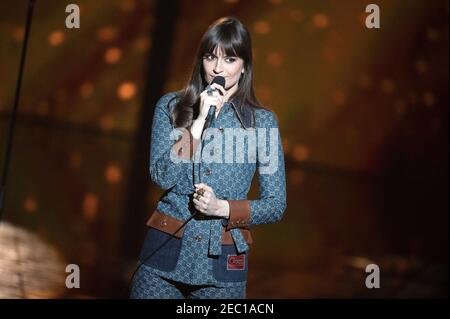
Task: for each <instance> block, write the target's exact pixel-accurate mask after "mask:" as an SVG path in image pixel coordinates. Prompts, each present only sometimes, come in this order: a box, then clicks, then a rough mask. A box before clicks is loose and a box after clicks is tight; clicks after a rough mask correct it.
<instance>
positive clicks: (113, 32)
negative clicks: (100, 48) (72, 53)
mask: <svg viewBox="0 0 450 319" xmlns="http://www.w3.org/2000/svg"><path fill="white" fill-rule="evenodd" d="M116 37H117V29H116V28H114V27H111V26H106V27H102V28H100V30H98V31H97V38H98V39H99V40H100V41H102V42H109V41H112V40H114V39H115V38H116Z"/></svg>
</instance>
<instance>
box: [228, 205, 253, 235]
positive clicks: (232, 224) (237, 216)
mask: <svg viewBox="0 0 450 319" xmlns="http://www.w3.org/2000/svg"><path fill="white" fill-rule="evenodd" d="M249 202H250V201H249V200H247V199H243V200H228V204H229V205H230V217H229V218H228V223H227V225H226V227H227V230H230V229H233V228H248V227H249V222H250V203H249Z"/></svg>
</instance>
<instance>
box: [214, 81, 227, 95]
mask: <svg viewBox="0 0 450 319" xmlns="http://www.w3.org/2000/svg"><path fill="white" fill-rule="evenodd" d="M211 87H212V88H215V89H217V90H219V91H220V92H221V95H222V96H223V95H225V94H226V93H227V91H225V89H224V88H223V86H221V85H219V84H217V83H213V84H211ZM219 94H220V93H219Z"/></svg>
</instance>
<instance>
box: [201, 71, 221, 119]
mask: <svg viewBox="0 0 450 319" xmlns="http://www.w3.org/2000/svg"><path fill="white" fill-rule="evenodd" d="M224 86H225V78H224V77H223V76H216V77H215V78H214V79H213V80H212V82H211V84H210V85H208V87H207V88H206V89H205V90H204V91H203V92H202V93H200V112H199V118H201V119H204V120H206V118H207V116H208V113H209V110H210V108H211V106H215V107H216V109H220V108H221V107H222V104H223V97H224V95H225V94H226V91H225V89H224Z"/></svg>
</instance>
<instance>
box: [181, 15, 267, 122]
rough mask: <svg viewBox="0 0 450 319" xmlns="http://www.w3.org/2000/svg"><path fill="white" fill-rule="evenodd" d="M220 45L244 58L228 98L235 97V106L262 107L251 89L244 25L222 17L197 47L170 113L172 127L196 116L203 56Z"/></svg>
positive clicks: (249, 45) (203, 84)
mask: <svg viewBox="0 0 450 319" xmlns="http://www.w3.org/2000/svg"><path fill="white" fill-rule="evenodd" d="M218 47H220V48H221V49H222V50H223V52H224V53H225V54H226V55H229V56H237V57H239V58H241V59H242V60H243V61H244V73H243V74H241V77H240V79H239V84H238V89H237V91H236V92H235V93H234V94H233V96H231V97H230V101H231V100H232V99H233V98H237V100H238V103H237V105H236V107H238V108H241V107H244V106H245V107H253V108H264V107H263V106H262V105H261V104H260V103H259V101H258V100H257V99H256V96H255V92H254V89H253V69H252V65H253V64H252V43H251V38H250V33H249V32H248V30H247V28H246V27H245V26H244V25H243V24H242V23H241V22H240V21H239V20H238V19H236V18H233V17H224V18H220V19H218V20H216V21H215V22H213V23H212V24H211V25H210V26H209V27H208V29H207V30H206V32H205V34H204V35H203V37H202V39H201V41H200V45H199V47H198V50H197V55H196V58H195V61H194V67H193V70H192V74H191V77H190V79H189V82H188V83H187V85H186V87H185V88H184V89H183V90H181V91H180V92H179V94H178V97H179V99H178V103H177V105H176V108H175V109H174V111H173V113H172V120H173V122H174V126H175V127H188V126H190V125H191V124H192V121H193V119H194V117H196V116H197V115H198V112H199V104H200V93H201V92H202V91H203V90H204V89H205V87H206V85H207V84H208V83H206V81H205V79H204V71H203V58H204V56H205V55H206V54H208V53H209V54H211V53H214V50H215V49H216V48H218Z"/></svg>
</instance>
